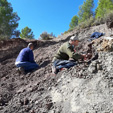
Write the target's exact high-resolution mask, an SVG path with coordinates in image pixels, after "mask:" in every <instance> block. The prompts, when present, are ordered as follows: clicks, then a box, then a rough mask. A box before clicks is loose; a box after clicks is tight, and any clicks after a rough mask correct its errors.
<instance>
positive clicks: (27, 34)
mask: <svg viewBox="0 0 113 113" xmlns="http://www.w3.org/2000/svg"><path fill="white" fill-rule="evenodd" d="M20 38H22V39H33V38H34V35H33V32H32V30H31V29H30V28H29V27H25V28H24V29H22V30H21V34H20Z"/></svg>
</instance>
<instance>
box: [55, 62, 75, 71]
mask: <svg viewBox="0 0 113 113" xmlns="http://www.w3.org/2000/svg"><path fill="white" fill-rule="evenodd" d="M74 65H76V63H75V62H74V61H70V60H55V61H54V62H53V66H54V67H55V68H56V69H57V72H59V70H60V69H62V68H68V69H69V68H70V67H73V66H74Z"/></svg>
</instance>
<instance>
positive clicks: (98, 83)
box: [0, 24, 113, 113]
mask: <svg viewBox="0 0 113 113" xmlns="http://www.w3.org/2000/svg"><path fill="white" fill-rule="evenodd" d="M93 32H104V33H106V35H105V36H103V37H101V38H99V39H97V40H95V43H94V47H93V49H94V50H95V51H96V50H97V49H98V48H100V47H102V45H105V44H103V43H104V41H103V38H104V37H108V36H109V35H110V34H111V33H112V32H111V29H108V28H107V27H106V25H105V24H103V25H100V26H95V27H92V28H86V29H82V30H74V31H72V32H70V33H68V34H65V35H63V36H61V37H59V38H56V39H53V40H51V41H37V40H32V41H31V42H33V43H34V45H35V50H34V56H35V59H36V62H37V63H38V64H39V65H40V69H38V70H36V71H35V72H32V73H28V74H26V75H22V74H19V73H18V72H17V70H16V67H15V65H14V62H15V59H16V57H17V55H18V53H19V51H20V50H21V49H22V48H23V47H26V45H27V43H28V42H30V41H29V40H27V41H25V40H22V39H12V40H8V41H5V42H4V41H1V42H0V113H112V112H113V107H112V106H113V52H108V51H107V50H106V51H103V49H102V51H101V49H100V51H99V57H98V59H97V60H95V61H93V62H91V63H90V64H89V65H86V64H84V63H81V64H78V65H77V66H75V67H72V68H70V69H68V70H63V71H61V72H59V73H58V74H57V75H56V76H54V75H53V74H52V71H51V65H52V64H51V61H52V58H53V56H54V54H55V53H56V52H57V50H58V48H59V47H60V45H61V44H63V43H64V42H66V41H68V40H69V37H70V36H72V35H76V34H77V35H78V37H79V39H80V40H81V43H80V46H79V47H78V50H79V52H85V51H86V50H87V44H88V41H87V40H88V39H89V36H90V35H91V34H92V33H93ZM97 47H98V48H97Z"/></svg>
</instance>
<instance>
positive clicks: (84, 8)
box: [78, 0, 94, 23]
mask: <svg viewBox="0 0 113 113" xmlns="http://www.w3.org/2000/svg"><path fill="white" fill-rule="evenodd" d="M93 7H94V0H86V2H84V3H83V5H81V6H80V7H79V12H78V15H79V23H81V22H83V21H85V20H87V19H89V18H90V17H91V16H93V15H94V13H93Z"/></svg>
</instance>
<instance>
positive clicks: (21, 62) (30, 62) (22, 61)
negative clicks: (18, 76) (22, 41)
mask: <svg viewBox="0 0 113 113" xmlns="http://www.w3.org/2000/svg"><path fill="white" fill-rule="evenodd" d="M33 49H34V46H33V44H32V43H29V44H28V46H27V48H24V49H22V50H21V51H20V53H19V55H18V57H17V59H16V61H15V65H16V67H18V68H19V71H20V72H21V73H27V72H31V71H33V70H36V69H38V68H39V65H38V64H36V62H35V61H34V55H33V51H32V50H33Z"/></svg>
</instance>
